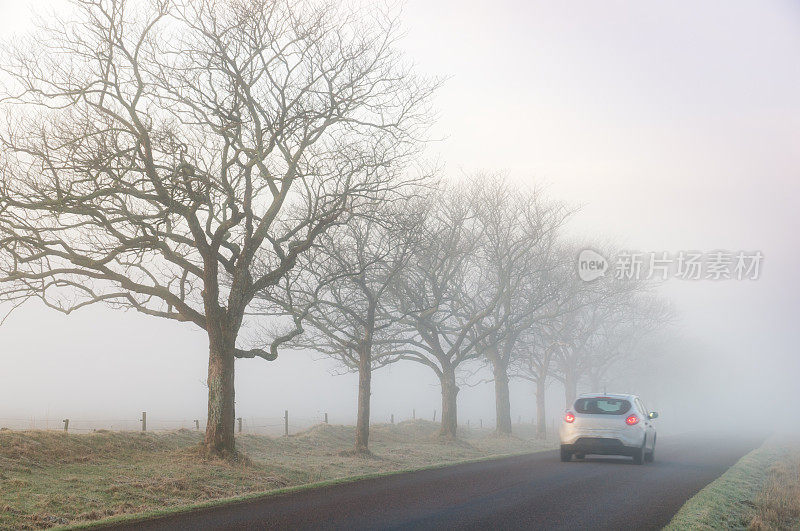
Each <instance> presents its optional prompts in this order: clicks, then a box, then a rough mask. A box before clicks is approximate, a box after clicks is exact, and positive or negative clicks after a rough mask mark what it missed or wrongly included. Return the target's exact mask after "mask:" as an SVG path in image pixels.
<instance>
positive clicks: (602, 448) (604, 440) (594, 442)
mask: <svg viewBox="0 0 800 531" xmlns="http://www.w3.org/2000/svg"><path fill="white" fill-rule="evenodd" d="M641 447H642V446H641V444H639V445H638V446H630V445H626V444H625V443H623V442H622V441H621V440H620V439H614V438H609V437H580V438H578V439H576V440H575V442H574V443H572V444H562V445H561V449H562V450H564V451H566V452H570V453H572V454H595V455H627V456H630V457H632V456H633V455H635V454H636V452H637V451H639V450H640V449H641Z"/></svg>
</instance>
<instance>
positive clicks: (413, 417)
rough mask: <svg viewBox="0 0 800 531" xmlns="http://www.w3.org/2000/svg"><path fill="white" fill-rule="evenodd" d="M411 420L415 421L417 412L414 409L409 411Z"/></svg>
mask: <svg viewBox="0 0 800 531" xmlns="http://www.w3.org/2000/svg"><path fill="white" fill-rule="evenodd" d="M411 418H412V419H414V420H417V410H416V409H412V410H411Z"/></svg>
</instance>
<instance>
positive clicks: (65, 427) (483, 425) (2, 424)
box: [0, 410, 556, 437]
mask: <svg viewBox="0 0 800 531" xmlns="http://www.w3.org/2000/svg"><path fill="white" fill-rule="evenodd" d="M418 418H421V417H418V416H417V412H416V410H413V411H412V412H411V414H410V415H403V416H400V415H395V414H390V415H387V418H386V419H375V418H373V419H371V420H370V422H371V423H372V424H381V423H385V424H395V423H400V422H403V421H408V420H415V419H418ZM341 420H342V419H337V422H336V423H337V424H343V425H353V424H355V421H354V419H347V420H346V421H345V422H341ZM426 420H432V421H434V422H436V421H438V420H440V419H439V418H438V415H437V411H436V410H433V413H432V415H430V414H429V415H427V419H426ZM515 420H517V424H520V425H524V424H530V425H533V424H535V423H536V419H535V418H532V419H531V418H529V419H523V418H522V417H518V418H517V419H515ZM328 422H329V418H328V414H327V413H321V414H319V415H314V416H310V417H304V416H293V415H291V414H290V412H289V411H288V410H284V413H283V415H282V416H280V417H252V416H251V417H238V418H237V419H236V420H235V423H234V430H235V431H236V433H240V434H253V435H267V436H271V437H278V436H288V435H294V434H297V433H299V432H303V431H306V430H308V429H309V428H311V427H313V426H317V425H320V424H328ZM547 428H548V429H551V430H555V429H556V419H555V418H551V419H549V422H547ZM2 429H9V430H19V431H21V430H44V431H62V432H68V433H91V432H98V431H146V432H167V431H176V430H193V431H197V432H204V431H205V429H206V419H205V416H198V418H167V417H160V416H158V415H157V414H153V413H148V412H146V411H144V412H142V413H141V414H140V415H138V418H137V417H135V416H131V417H128V418H93V419H87V418H53V417H49V416H42V417H38V416H34V417H16V418H7V417H0V430H2ZM494 429H495V423H494V422H493V421H485V420H483V419H471V418H466V419H459V430H467V431H482V430H494Z"/></svg>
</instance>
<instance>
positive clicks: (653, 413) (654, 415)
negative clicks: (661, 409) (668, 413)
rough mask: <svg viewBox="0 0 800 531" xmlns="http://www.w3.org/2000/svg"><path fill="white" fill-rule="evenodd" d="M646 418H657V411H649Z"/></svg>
mask: <svg viewBox="0 0 800 531" xmlns="http://www.w3.org/2000/svg"><path fill="white" fill-rule="evenodd" d="M647 418H649V419H657V418H658V413H656V412H655V411H651V412H650V414H649V415H647Z"/></svg>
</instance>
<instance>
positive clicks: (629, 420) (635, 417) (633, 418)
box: [625, 415, 639, 426]
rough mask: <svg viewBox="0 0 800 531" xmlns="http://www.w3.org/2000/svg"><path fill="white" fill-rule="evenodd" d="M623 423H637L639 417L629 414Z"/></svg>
mask: <svg viewBox="0 0 800 531" xmlns="http://www.w3.org/2000/svg"><path fill="white" fill-rule="evenodd" d="M625 424H627V425H628V426H633V425H635V424H639V417H637V416H636V415H631V416H630V417H628V418H626V419H625Z"/></svg>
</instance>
